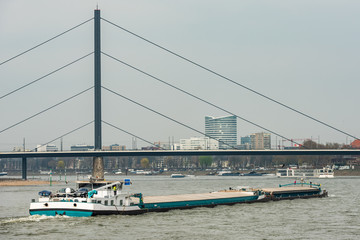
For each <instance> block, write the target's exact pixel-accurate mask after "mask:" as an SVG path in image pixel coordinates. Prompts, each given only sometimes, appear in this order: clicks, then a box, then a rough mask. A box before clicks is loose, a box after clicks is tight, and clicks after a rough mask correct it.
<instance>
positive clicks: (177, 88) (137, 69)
mask: <svg viewBox="0 0 360 240" xmlns="http://www.w3.org/2000/svg"><path fill="white" fill-rule="evenodd" d="M102 54H104V55H105V56H107V57H109V58H112V59H114V60H116V61H118V62H120V63H122V64H124V65H125V66H128V67H130V68H132V69H134V70H136V71H138V72H140V73H142V74H144V75H146V76H149V77H151V78H153V79H155V80H157V81H159V82H161V83H163V84H165V85H168V86H169V87H172V88H174V89H176V90H178V91H180V92H182V93H185V94H186V95H189V96H191V97H193V98H195V99H197V100H199V101H201V102H204V103H206V104H208V105H210V106H213V107H215V108H217V109H219V110H221V111H224V112H226V113H228V114H230V115H234V116H236V117H237V118H239V119H241V120H243V121H245V122H247V123H249V124H251V125H254V126H256V127H258V128H261V129H263V130H265V131H267V132H270V133H272V134H274V135H276V136H278V137H281V138H283V139H286V140H288V141H291V142H293V143H295V144H298V145H302V144H300V143H297V142H295V141H293V140H291V139H289V138H287V137H284V136H282V135H281V134H278V133H276V132H274V131H272V130H270V129H267V128H265V127H262V126H261V125H259V124H256V123H254V122H252V121H250V120H247V119H245V118H243V117H241V116H239V115H237V114H234V113H232V112H230V111H228V110H226V109H224V108H222V107H219V106H217V105H215V104H213V103H211V102H209V101H207V100H205V99H202V98H200V97H198V96H196V95H194V94H192V93H190V92H188V91H185V90H183V89H181V88H179V87H176V86H174V85H172V84H170V83H168V82H166V81H164V80H161V79H160V78H157V77H155V76H153V75H151V74H149V73H147V72H145V71H142V70H141V69H139V68H136V67H134V66H132V65H130V64H128V63H126V62H124V61H122V60H120V59H118V58H115V57H113V56H110V55H109V54H106V53H104V52H102Z"/></svg>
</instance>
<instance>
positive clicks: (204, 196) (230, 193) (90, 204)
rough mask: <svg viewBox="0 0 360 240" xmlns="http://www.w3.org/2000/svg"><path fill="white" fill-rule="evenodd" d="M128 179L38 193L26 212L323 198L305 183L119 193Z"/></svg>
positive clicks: (85, 212) (127, 211)
mask: <svg viewBox="0 0 360 240" xmlns="http://www.w3.org/2000/svg"><path fill="white" fill-rule="evenodd" d="M130 184H131V182H130V180H129V179H125V181H117V182H105V181H102V182H99V181H96V182H90V181H88V182H87V181H85V182H78V183H77V187H78V191H75V190H72V189H70V188H66V189H64V190H63V191H61V192H57V193H51V192H50V191H46V190H44V191H41V192H39V195H40V197H39V199H38V201H35V199H33V200H32V202H31V204H30V209H29V212H30V215H47V216H56V215H66V216H73V217H88V216H97V215H110V214H120V215H134V214H142V213H146V212H164V211H169V210H173V209H190V208H195V207H215V206H217V205H233V204H238V203H254V202H265V201H272V200H284V199H295V198H310V197H324V196H326V195H327V193H326V191H322V190H321V188H320V185H317V184H311V185H307V184H306V183H301V185H300V183H299V184H296V183H295V184H291V185H285V186H279V187H278V188H262V189H252V188H240V189H232V188H229V189H228V190H221V191H216V192H210V193H197V194H178V195H168V196H145V197H144V196H143V195H142V194H141V193H135V194H130V193H123V192H122V188H123V185H125V186H126V185H130Z"/></svg>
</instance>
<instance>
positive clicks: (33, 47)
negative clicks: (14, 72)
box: [0, 18, 94, 66]
mask: <svg viewBox="0 0 360 240" xmlns="http://www.w3.org/2000/svg"><path fill="white" fill-rule="evenodd" d="M93 19H94V18H90V19H89V20H86V21H85V22H82V23H80V24H78V25H76V26H75V27H72V28H70V29H68V30H66V31H65V32H62V33H60V34H58V35H56V36H55V37H52V38H50V39H48V40H46V41H45V42H42V43H40V44H38V45H36V46H35V47H32V48H30V49H28V50H26V51H24V52H22V53H19V54H18V55H16V56H14V57H12V58H9V59H8V60H5V61H4V62H1V63H0V66H1V65H3V64H5V63H7V62H9V61H11V60H13V59H15V58H17V57H20V56H21V55H23V54H25V53H27V52H30V51H31V50H34V49H35V48H37V47H40V46H41V45H44V44H45V43H48V42H50V41H51V40H54V39H55V38H58V37H60V36H61V35H64V34H65V33H68V32H70V31H71V30H74V29H75V28H78V27H80V26H81V25H84V24H85V23H87V22H89V21H91V20H93Z"/></svg>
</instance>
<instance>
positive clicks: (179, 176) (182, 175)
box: [170, 173, 185, 178]
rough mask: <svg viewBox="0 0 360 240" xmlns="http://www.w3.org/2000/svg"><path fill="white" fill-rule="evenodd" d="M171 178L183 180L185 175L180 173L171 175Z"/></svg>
mask: <svg viewBox="0 0 360 240" xmlns="http://www.w3.org/2000/svg"><path fill="white" fill-rule="evenodd" d="M170 177H171V178H184V177H185V175H184V174H181V173H173V174H171V175H170Z"/></svg>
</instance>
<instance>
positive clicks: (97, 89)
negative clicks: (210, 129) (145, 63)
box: [0, 10, 359, 178]
mask: <svg viewBox="0 0 360 240" xmlns="http://www.w3.org/2000/svg"><path fill="white" fill-rule="evenodd" d="M91 21H93V22H94V51H93V52H90V53H87V54H86V55H84V56H82V57H80V58H78V59H76V60H74V61H72V62H70V63H68V64H66V65H64V66H62V67H60V68H58V69H56V70H54V71H52V72H50V73H48V74H46V75H44V76H42V77H40V78H37V79H35V80H34V81H32V82H29V83H27V84H25V85H23V86H21V87H19V88H17V89H15V90H13V91H11V92H9V93H7V94H4V95H2V96H0V101H1V99H4V98H6V97H8V96H10V95H12V94H14V93H16V92H18V91H21V90H22V89H24V88H26V87H28V86H30V85H32V84H34V83H36V82H38V81H40V80H42V79H44V78H46V77H48V76H51V75H52V74H54V73H56V72H59V71H61V70H62V69H64V68H67V67H69V66H71V65H73V64H74V63H77V62H79V61H81V60H83V59H85V58H88V57H90V56H94V85H93V86H92V87H89V88H86V89H84V90H83V91H80V92H78V93H77V94H75V95H73V96H71V97H68V98H66V99H64V100H62V101H60V102H58V103H57V104H54V105H52V106H50V107H48V108H46V109H44V110H42V111H40V112H38V113H35V114H33V115H31V116H29V117H27V118H25V119H23V120H22V121H19V122H16V123H13V124H11V125H10V126H8V127H6V128H4V129H0V136H1V133H3V132H6V131H8V130H10V129H12V128H15V127H17V126H18V125H21V124H22V123H24V122H26V121H28V120H30V119H33V118H35V117H37V116H38V115H41V114H43V113H45V112H47V111H49V110H51V109H53V108H56V107H58V106H60V105H61V104H63V103H65V102H68V101H71V100H72V99H74V98H76V97H78V96H80V95H82V94H84V93H87V92H88V91H90V90H92V89H94V93H95V94H94V100H95V101H94V113H95V114H94V115H95V116H94V120H93V121H90V122H87V123H85V124H83V125H82V126H79V127H77V128H75V129H73V130H72V131H69V132H67V133H64V134H63V135H61V136H59V137H58V138H56V139H51V140H49V142H47V143H45V144H48V143H51V142H53V141H55V140H57V139H60V138H62V137H64V136H67V135H69V134H72V133H73V132H75V131H78V130H80V129H82V128H84V127H86V126H88V125H91V124H94V133H95V134H94V146H95V151H92V152H34V151H31V152H16V153H0V158H22V159H23V162H22V163H23V165H22V166H23V178H26V159H27V158H33V157H79V156H82V157H86V156H87V157H94V166H97V165H98V164H100V165H101V162H102V157H104V156H184V155H197V156H199V155H357V154H359V152H358V151H357V150H309V149H302V150H288V151H287V150H249V151H245V150H237V149H236V147H234V146H229V148H230V150H217V151H214V150H211V151H210V150H199V151H166V150H158V151H121V152H116V151H111V152H106V151H101V148H102V124H106V125H107V126H110V127H112V128H113V129H116V130H118V131H121V132H123V133H126V134H129V135H131V136H133V137H135V138H137V139H141V140H143V141H144V142H147V143H149V144H152V145H153V142H152V141H148V140H146V139H144V138H142V137H141V136H137V135H135V134H132V133H130V132H128V131H126V130H125V129H122V128H119V127H118V126H115V125H114V124H111V123H109V122H107V121H104V120H102V116H101V112H102V111H101V107H102V105H101V92H102V90H105V91H107V92H108V93H111V94H113V95H114V96H116V97H120V98H122V99H124V100H126V101H129V102H131V103H133V104H135V105H138V106H140V107H142V108H144V109H146V110H148V111H151V112H152V113H154V114H157V115H159V116H161V117H163V118H165V119H167V120H169V121H172V122H174V123H176V124H178V125H180V126H182V127H185V128H187V129H189V130H191V131H193V132H196V133H198V134H200V135H203V136H206V137H209V138H213V137H212V136H210V135H207V134H205V133H204V132H203V131H200V130H198V129H196V128H194V127H192V126H189V125H188V124H185V123H183V122H181V121H179V120H177V119H174V118H172V117H169V116H167V115H166V114H163V113H161V112H159V111H156V110H154V109H153V108H152V107H151V106H147V105H146V104H143V103H140V102H137V101H134V100H133V99H131V98H129V97H128V96H125V95H123V94H121V93H119V92H117V91H114V90H113V89H111V88H108V87H106V86H103V85H102V83H101V57H102V56H104V57H106V58H108V59H111V60H113V61H115V62H117V63H119V64H122V65H124V66H126V67H128V68H130V69H133V70H134V71H137V72H138V73H141V74H143V75H145V76H147V77H149V78H152V79H154V80H156V81H158V82H159V83H161V84H165V85H166V86H168V87H171V88H173V89H175V90H177V91H179V92H181V93H182V94H185V95H187V96H188V97H190V98H193V99H195V100H196V101H200V102H202V103H205V104H208V105H209V106H211V107H214V108H216V109H218V110H220V111H222V112H224V113H226V114H229V115H233V116H236V117H237V119H240V120H241V121H244V122H247V123H248V124H251V125H253V126H255V127H257V128H258V129H261V130H263V131H266V132H269V133H271V134H273V135H275V136H278V137H279V138H281V139H286V140H289V141H291V142H293V141H292V140H291V139H290V138H288V137H286V136H284V135H282V134H280V133H278V132H276V131H273V130H272V129H269V128H266V127H263V126H262V125H260V124H257V123H255V122H253V121H250V120H248V119H246V118H245V117H243V116H240V115H239V114H236V113H234V112H233V111H229V110H227V109H226V108H224V107H220V106H219V105H217V104H215V103H213V102H210V101H208V100H206V99H204V98H201V97H198V96H197V95H195V94H193V93H191V92H189V91H186V90H184V89H182V88H180V87H178V86H175V85H173V84H170V83H168V82H166V81H164V80H163V79H161V78H159V77H156V76H154V75H152V74H149V73H148V72H146V71H143V70H142V69H140V68H137V67H136V66H133V65H131V64H129V63H127V62H125V61H123V60H121V59H119V58H117V57H115V56H112V55H111V54H109V53H106V52H103V51H102V50H101V35H100V22H101V21H104V22H105V23H107V24H110V25H112V26H114V27H116V28H117V29H119V30H121V31H124V32H126V33H128V34H131V35H132V36H135V37H137V38H138V39H141V40H142V41H145V42H147V43H149V44H151V45H153V46H155V47H157V48H159V49H161V50H162V51H166V52H167V53H170V54H171V55H173V56H176V57H177V58H180V59H181V60H183V61H185V62H187V63H190V64H192V65H194V66H196V67H198V68H201V69H203V70H205V71H207V72H209V73H211V74H213V75H215V76H217V77H219V78H221V79H223V80H224V81H227V82H229V83H231V84H234V85H235V86H237V87H240V88H243V89H246V90H247V91H249V92H251V93H252V94H256V95H258V96H260V97H262V98H264V99H266V100H267V101H270V102H273V103H274V104H277V105H279V106H281V107H283V108H285V109H288V110H289V111H292V112H295V113H296V114H299V115H301V116H303V117H306V118H309V119H311V120H312V121H314V122H317V123H319V124H321V125H324V126H326V127H328V128H329V129H331V130H332V131H337V132H340V133H341V134H344V135H345V136H348V137H351V138H354V139H357V137H356V136H354V135H353V134H350V133H347V132H345V131H343V130H341V129H339V128H336V127H334V126H332V125H330V124H328V123H326V122H324V121H322V120H319V119H317V118H315V117H312V116H310V115H308V114H306V113H304V112H302V111H299V110H297V109H295V108H293V107H291V106H289V105H287V104H285V103H283V102H280V101H277V100H275V99H273V98H271V97H268V96H266V95H264V94H262V93H260V92H258V91H256V90H254V89H252V88H249V87H247V86H245V85H243V84H240V83H238V82H236V81H234V80H232V79H230V78H228V77H226V76H224V75H222V74H219V73H218V72H216V71H214V70H212V69H210V68H207V67H205V66H203V65H201V64H199V63H197V62H195V61H192V60H190V59H188V58H186V57H184V56H182V55H181V54H178V53H176V52H174V51H171V50H169V49H167V48H164V47H162V46H161V45H159V44H157V43H154V42H152V41H150V40H148V39H146V38H144V37H142V36H140V35H138V34H136V33H134V32H132V31H129V30H127V29H125V28H123V27H121V26H119V25H118V24H115V23H113V22H111V21H109V20H107V19H104V18H101V17H100V10H95V14H94V18H91V19H89V20H86V21H84V22H82V23H80V24H78V25H76V26H74V27H73V28H71V29H69V30H67V31H65V32H63V33H61V34H59V35H57V36H55V37H53V38H51V39H49V40H47V41H45V42H43V43H41V44H38V45H36V46H34V47H33V48H31V49H29V50H27V51H25V52H22V53H20V54H18V55H16V56H14V57H12V58H10V59H8V60H6V61H3V62H1V63H0V66H2V65H5V64H6V63H8V62H10V61H12V60H13V59H15V58H18V57H21V56H23V55H24V54H26V53H28V52H30V51H32V50H35V49H36V48H38V47H41V46H42V45H44V44H47V43H49V42H51V41H52V40H53V39H56V38H58V37H60V36H62V35H64V34H66V33H68V32H70V31H73V30H75V29H78V28H79V27H81V26H83V25H85V24H87V23H89V22H91ZM219 141H221V140H219ZM45 144H44V145H45ZM224 144H226V143H224ZM298 144H300V143H298ZM34 150H35V149H34ZM94 168H95V167H94Z"/></svg>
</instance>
